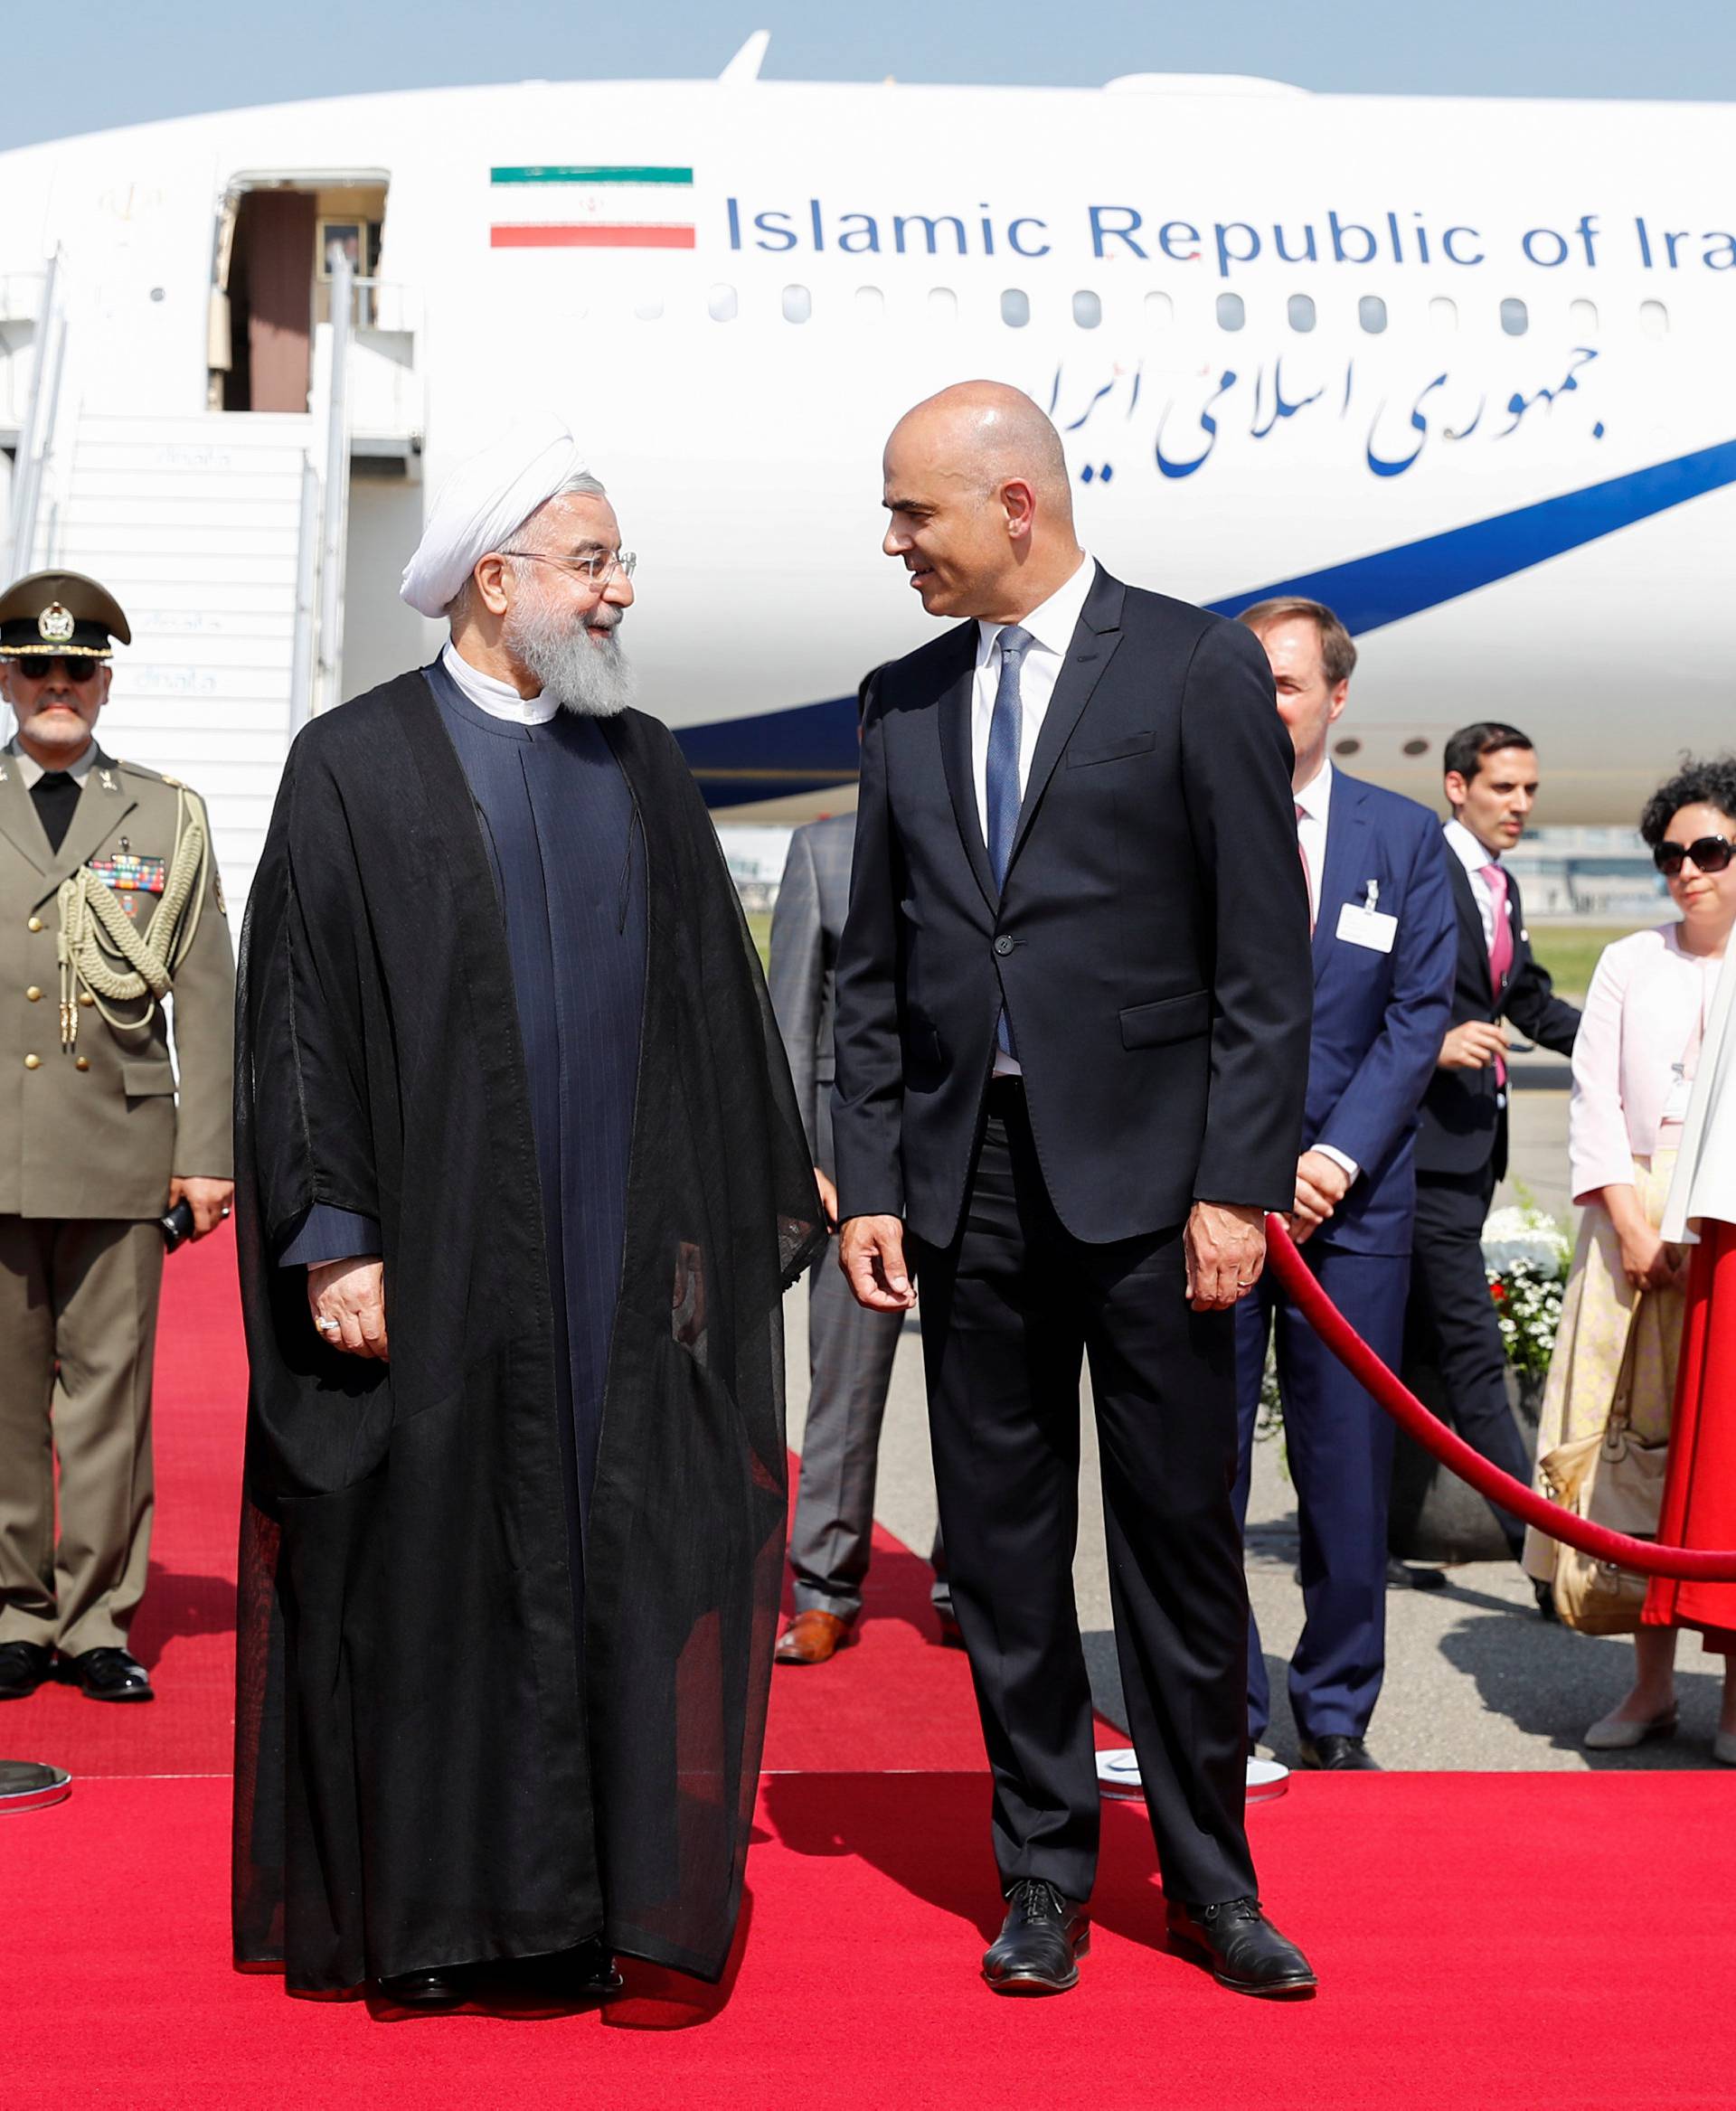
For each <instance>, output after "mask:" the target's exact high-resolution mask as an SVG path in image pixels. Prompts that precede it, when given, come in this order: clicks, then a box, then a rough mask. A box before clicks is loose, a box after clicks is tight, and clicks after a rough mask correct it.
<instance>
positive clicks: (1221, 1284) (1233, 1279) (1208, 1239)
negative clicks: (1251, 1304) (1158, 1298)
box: [1184, 1202, 1266, 1312]
mask: <svg viewBox="0 0 1736 2111" xmlns="http://www.w3.org/2000/svg"><path fill="white" fill-rule="evenodd" d="M1184 1243H1185V1246H1186V1250H1187V1301H1188V1303H1189V1304H1190V1305H1192V1306H1193V1307H1194V1311H1195V1312H1228V1311H1229V1309H1230V1308H1231V1305H1235V1304H1236V1303H1238V1302H1239V1300H1241V1298H1243V1297H1245V1296H1247V1295H1248V1293H1249V1291H1250V1290H1251V1289H1252V1288H1253V1286H1254V1285H1255V1284H1256V1283H1258V1282H1259V1280H1260V1270H1261V1269H1262V1268H1264V1267H1265V1266H1266V1212H1265V1211H1263V1210H1254V1209H1248V1208H1245V1207H1244V1206H1243V1205H1242V1204H1241V1203H1240V1202H1195V1203H1194V1208H1193V1211H1192V1213H1191V1214H1190V1216H1189V1217H1188V1220H1187V1233H1186V1239H1185V1242H1184Z"/></svg>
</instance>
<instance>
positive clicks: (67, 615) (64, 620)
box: [36, 601, 76, 645]
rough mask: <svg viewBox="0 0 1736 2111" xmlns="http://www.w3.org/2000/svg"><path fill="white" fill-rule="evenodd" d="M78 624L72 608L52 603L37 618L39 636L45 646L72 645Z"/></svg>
mask: <svg viewBox="0 0 1736 2111" xmlns="http://www.w3.org/2000/svg"><path fill="white" fill-rule="evenodd" d="M75 628H76V623H75V620H74V617H73V615H72V611H71V609H70V608H62V607H61V603H60V602H58V601H51V602H50V603H49V605H48V607H47V608H44V609H43V610H42V614H41V615H40V616H39V617H37V618H36V631H37V635H38V636H40V637H41V638H42V642H43V643H44V644H45V645H70V644H71V642H72V633H73V630H74V629H75Z"/></svg>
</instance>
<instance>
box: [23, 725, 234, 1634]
mask: <svg viewBox="0 0 1736 2111" xmlns="http://www.w3.org/2000/svg"><path fill="white" fill-rule="evenodd" d="M87 757H88V767H86V766H85V765H84V764H83V763H81V764H80V768H82V769H83V781H82V787H81V789H80V792H79V796H78V804H77V806H76V808H74V810H73V812H72V815H71V823H70V825H69V826H68V828H67V832H66V834H65V837H64V839H63V840H62V842H61V845H60V848H59V849H58V851H57V850H54V849H52V848H51V847H50V842H49V837H48V834H47V833H46V832H45V830H44V828H43V825H42V820H41V818H40V816H39V814H38V810H37V807H36V806H35V804H34V803H33V799H32V797H31V791H30V781H31V779H32V778H33V777H35V776H36V775H37V774H39V773H38V772H36V770H35V769H34V766H33V764H32V763H31V762H30V761H29V760H28V759H26V758H24V756H22V755H21V754H20V752H19V750H18V747H17V743H16V740H14V741H13V743H12V744H11V745H10V746H9V747H8V748H7V749H4V750H0V1343H4V1345H5V1348H4V1354H0V1643H5V1642H32V1643H37V1644H40V1645H43V1646H46V1647H50V1648H58V1649H59V1650H60V1651H61V1654H63V1655H66V1656H76V1655H79V1654H82V1653H83V1652H84V1651H86V1650H91V1649H102V1648H122V1647H125V1645H126V1640H127V1625H128V1622H129V1621H130V1619H131V1617H132V1614H133V1611H134V1609H135V1607H137V1604H138V1601H139V1598H140V1597H141V1596H142V1595H143V1592H144V1588H145V1578H146V1565H147V1560H148V1553H149V1541H150V1526H151V1509H152V1499H153V1481H152V1472H151V1450H150V1433H151V1365H152V1355H153V1352H154V1349H155V1345H156V1312H157V1300H158V1296H159V1294H160V1291H161V1288H162V1279H163V1260H164V1241H163V1233H162V1230H161V1229H160V1227H159V1223H158V1220H159V1219H160V1218H161V1217H162V1216H163V1214H164V1213H165V1211H166V1209H167V1207H168V1199H169V1182H170V1179H171V1177H172V1176H177V1175H178V1176H182V1177H205V1178H209V1179H213V1180H227V1179H228V1178H229V1177H230V1176H231V1076H232V1070H233V1056H232V1048H233V1030H234V1002H235V968H234V955H233V950H232V948H231V942H230V934H229V928H228V920H227V918H226V915H225V912H224V905H223V896H222V885H221V882H220V881H219V879H218V876H217V867H216V862H215V860H214V858H213V857H212V854H211V847H210V824H209V821H208V820H207V818H206V815H205V812H204V808H203V804H202V803H201V801H200V800H199V799H198V798H197V797H196V796H194V795H193V793H192V792H190V791H188V790H187V789H186V788H185V787H183V786H180V785H178V784H176V783H175V782H174V781H173V780H172V779H170V778H168V777H161V776H158V775H157V774H156V772H155V771H153V770H149V769H144V768H139V767H138V766H137V764H134V763H130V762H121V761H117V760H115V759H113V758H111V757H110V756H109V755H107V754H105V753H104V752H103V751H102V750H101V749H100V747H97V748H95V749H91V750H87ZM71 774H74V775H76V774H78V772H77V771H76V770H75V771H74V772H72V773H71ZM177 871H178V872H179V888H178V892H179V896H180V899H181V907H180V909H179V914H178V916H177V915H176V914H175V912H174V910H173V909H171V911H170V912H169V913H168V914H167V915H165V926H166V925H168V924H170V923H174V924H175V932H174V936H173V938H172V940H171V942H170V943H169V946H168V954H169V958H168V960H167V961H166V962H164V961H162V960H161V958H160V956H159V955H158V954H157V953H156V952H155V951H153V950H150V949H149V948H148V941H149V939H150V934H151V929H152V926H153V923H154V922H155V921H156V917H157V912H158V910H159V909H161V908H162V906H163V903H164V900H165V895H166V896H167V898H168V899H169V900H170V901H171V903H174V902H175V900H176V895H177V886H176V875H177ZM105 896H106V897H107V898H108V899H107V900H106V901H105V900H102V899H101V898H102V897H105ZM117 914H118V915H119V916H121V917H124V918H125V919H126V921H127V925H128V926H129V927H130V928H131V929H132V930H133V931H135V932H137V935H138V937H139V938H143V939H145V940H146V941H147V947H146V948H140V947H129V946H128V945H127V943H126V941H125V938H124V937H123V938H121V939H120V940H118V939H117V938H116V937H115V934H114V929H113V928H110V927H112V926H113V924H114V919H115V917H116V915H117ZM63 955H68V956H70V958H69V959H68V960H67V962H66V964H65V965H63V963H62V956H63ZM138 959H142V960H143V961H144V964H145V966H146V970H147V971H148V972H147V973H146V974H145V975H140V973H139V972H138V969H137V960H138ZM164 967H166V968H167V969H168V970H169V974H168V975H167V977H166V980H167V988H166V991H165V995H164V999H163V1000H162V1001H159V999H158V998H157V997H156V995H154V994H152V991H151V989H150V988H149V987H143V988H139V989H137V992H136V994H121V993H124V992H125V991H126V990H127V988H128V986H129V985H137V984H140V983H141V982H144V983H148V982H149V981H150V980H151V979H152V976H153V975H155V977H156V980H157V981H158V982H161V981H163V980H164V979H165V977H164V975H162V973H161V972H160V971H161V969H162V968H164ZM165 1010H166V1011H167V1012H168V1013H170V1014H171V1016H172V1021H173V1026H174V1042H175V1061H176V1063H178V1066H179V1072H180V1077H179V1087H178V1089H177V1085H176V1077H175V1068H174V1067H172V1065H171V1061H170V1054H169V1032H168V1027H169V1020H168V1019H165ZM51 1417H52V1422H51ZM56 1453H57V1454H58V1456H59V1460H60V1468H61V1480H60V1530H59V1535H58V1541H57V1537H56V1533H55V1529H54V1484H53V1456H54V1455H55V1454H56Z"/></svg>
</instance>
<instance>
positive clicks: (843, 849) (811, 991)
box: [766, 814, 856, 1179]
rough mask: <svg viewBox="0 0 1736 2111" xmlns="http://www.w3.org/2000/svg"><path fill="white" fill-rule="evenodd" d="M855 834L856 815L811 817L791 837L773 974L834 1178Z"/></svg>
mask: <svg viewBox="0 0 1736 2111" xmlns="http://www.w3.org/2000/svg"><path fill="white" fill-rule="evenodd" d="M855 839H856V817H855V815H854V814H833V815H828V817H827V818H826V820H824V821H810V822H809V823H808V824H807V826H806V827H804V828H798V829H797V830H796V831H795V833H794V834H792V835H791V836H790V839H789V854H788V857H787V858H786V859H785V861H784V877H783V882H782V884H781V885H780V886H779V888H778V906H777V908H776V909H774V910H773V911H772V916H771V954H770V966H769V971H768V973H767V976H766V982H767V986H768V988H769V991H770V993H771V1008H772V1010H773V1011H774V1012H775V1013H777V1015H778V1032H779V1033H781V1034H782V1035H783V1039H784V1053H785V1054H786V1055H787V1056H788V1058H789V1074H790V1077H791V1079H793V1080H794V1082H795V1086H796V1104H797V1107H800V1109H801V1112H802V1126H803V1128H804V1129H806V1130H807V1147H808V1149H809V1150H810V1151H811V1152H812V1153H813V1154H814V1163H815V1164H816V1165H817V1166H818V1167H819V1169H820V1171H821V1172H822V1173H825V1174H826V1177H827V1179H831V1178H832V1177H833V1166H832V1034H833V1015H834V1012H835V1005H836V998H835V992H834V988H833V976H834V974H835V970H836V966H837V958H838V941H839V940H840V939H841V938H843V936H844V917H845V915H846V913H847V912H848V910H849V907H850V853H851V850H852V847H853V845H854V843H855Z"/></svg>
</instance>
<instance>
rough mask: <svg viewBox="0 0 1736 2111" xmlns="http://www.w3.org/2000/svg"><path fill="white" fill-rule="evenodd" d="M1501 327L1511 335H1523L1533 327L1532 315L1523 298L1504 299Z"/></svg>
mask: <svg viewBox="0 0 1736 2111" xmlns="http://www.w3.org/2000/svg"><path fill="white" fill-rule="evenodd" d="M1501 327H1502V328H1503V329H1504V330H1505V332H1506V334H1507V335H1508V336H1509V337H1523V336H1524V334H1525V332H1526V331H1527V330H1528V329H1530V327H1531V316H1529V314H1528V313H1527V312H1526V309H1525V304H1524V301H1522V300H1504V301H1503V302H1502V303H1501Z"/></svg>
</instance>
